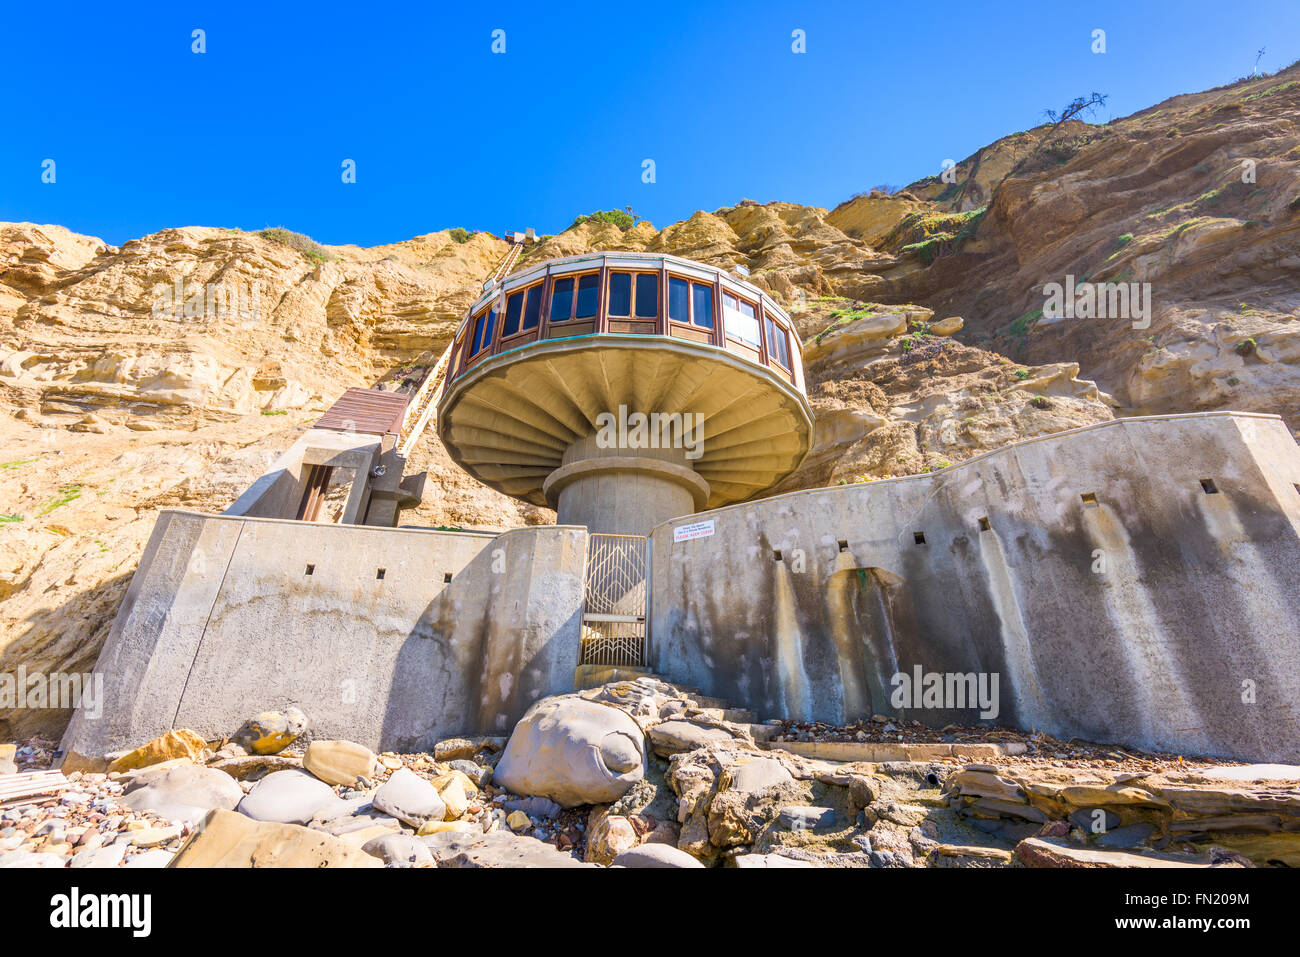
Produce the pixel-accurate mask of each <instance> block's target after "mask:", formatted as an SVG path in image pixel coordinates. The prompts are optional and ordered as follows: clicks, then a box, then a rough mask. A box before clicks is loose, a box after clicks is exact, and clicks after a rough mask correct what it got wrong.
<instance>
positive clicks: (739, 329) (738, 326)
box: [722, 289, 758, 349]
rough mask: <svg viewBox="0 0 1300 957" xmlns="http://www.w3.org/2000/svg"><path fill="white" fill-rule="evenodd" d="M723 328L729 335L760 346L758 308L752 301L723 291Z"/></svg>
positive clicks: (749, 344) (747, 343)
mask: <svg viewBox="0 0 1300 957" xmlns="http://www.w3.org/2000/svg"><path fill="white" fill-rule="evenodd" d="M722 328H723V329H724V330H726V333H727V335H728V336H730V337H731V338H732V339H735V340H737V341H738V342H743V343H745V345H747V346H753V347H754V348H755V349H757V348H758V310H757V308H755V306H754V304H753V303H752V302H749V301H748V300H745V299H741V298H740V297H739V296H733V295H732V294H731V293H729V292H727V291H726V290H725V289H724V290H723V291H722Z"/></svg>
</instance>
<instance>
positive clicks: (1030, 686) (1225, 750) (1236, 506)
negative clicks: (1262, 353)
mask: <svg viewBox="0 0 1300 957" xmlns="http://www.w3.org/2000/svg"><path fill="white" fill-rule="evenodd" d="M1202 480H1209V481H1212V482H1213V483H1214V485H1213V486H1212V488H1215V489H1217V492H1216V493H1213V494H1207V491H1206V487H1203V486H1202ZM1298 486H1300V449H1298V448H1297V446H1296V443H1295V441H1294V440H1293V439H1292V437H1291V435H1290V434H1289V433H1288V431H1287V429H1286V427H1285V425H1284V424H1283V423H1282V421H1281V420H1280V419H1278V418H1277V417H1275V416H1261V415H1248V414H1235V413H1211V414H1200V415H1188V416H1168V417H1159V418H1145V419H1126V420H1120V421H1116V422H1113V423H1106V424H1103V425H1099V426H1093V427H1089V428H1086V429H1081V430H1075V431H1072V432H1065V433H1059V434H1056V435H1052V436H1047V437H1044V438H1041V439H1036V440H1033V441H1029V442H1025V443H1021V444H1019V445H1015V446H1011V447H1008V448H1006V449H1002V450H999V451H997V452H992V453H989V454H987V455H985V456H982V457H980V458H977V459H974V460H971V461H969V462H966V463H964V464H962V465H959V466H956V467H953V468H950V469H946V470H944V471H942V472H937V473H934V474H931V475H925V476H914V477H911V478H906V479H896V480H889V481H880V482H874V483H870V484H859V485H849V486H843V487H836V488H830V489H818V490H810V491H804V492H795V493H791V494H788V495H781V496H777V497H774V498H769V499H765V500H761V501H758V502H751V503H747V504H743V505H736V506H731V507H728V508H724V509H719V510H716V511H713V512H709V513H706V514H703V515H696V516H690V517H684V518H682V519H679V520H675V521H673V522H669V523H666V524H664V525H661V526H659V527H657V528H656V529H655V531H654V533H653V536H652V543H651V553H652V585H651V609H650V617H651V639H650V652H649V661H648V662H647V664H648V665H649V666H650V667H652V668H653V669H654V670H655V672H656V673H658V674H661V675H663V676H664V677H665V678H667V679H669V680H672V681H676V682H680V683H683V684H688V685H693V686H696V687H698V688H700V689H701V690H702V691H704V692H705V693H707V694H711V695H715V696H718V697H724V698H727V699H729V700H730V701H731V702H732V704H734V705H736V706H744V707H749V708H752V709H754V710H755V711H757V712H759V714H760V716H761V717H763V718H768V717H793V718H802V719H817V720H826V721H833V722H841V721H845V720H848V719H853V718H857V717H860V716H863V715H868V714H872V713H890V714H896V713H899V712H900V711H902V712H904V713H905V714H906V716H907V717H908V718H913V719H916V720H921V721H924V722H926V723H928V724H934V725H939V726H942V725H943V724H946V723H949V722H952V721H963V722H969V721H971V720H973V719H975V718H976V717H977V711H976V710H970V709H965V710H962V709H957V708H952V707H912V708H902V709H900V708H898V707H895V706H894V705H893V704H892V703H891V694H892V692H893V690H894V686H893V685H892V683H891V678H892V676H893V675H895V674H896V673H899V672H904V673H907V674H912V673H913V670H914V668H916V667H920V668H921V669H923V671H925V672H961V673H976V674H977V673H985V674H990V675H991V674H997V675H998V676H999V686H998V690H999V696H998V699H999V700H998V705H999V708H998V714H997V716H996V717H995V718H991V719H990V720H991V721H992V722H994V723H999V724H1011V725H1015V726H1019V727H1022V728H1026V729H1029V728H1036V729H1038V730H1042V731H1046V732H1049V733H1052V734H1055V735H1058V736H1060V737H1069V736H1071V735H1079V736H1082V737H1086V738H1089V739H1092V740H1097V741H1115V742H1122V743H1126V744H1130V745H1134V746H1141V747H1147V748H1158V749H1169V750H1174V751H1178V752H1180V753H1186V754H1208V755H1220V756H1225V757H1233V758H1241V759H1248V760H1274V761H1288V762H1294V761H1297V760H1300V721H1297V720H1296V718H1297V707H1298V705H1297V702H1300V488H1298ZM1084 495H1093V496H1095V500H1096V505H1092V504H1090V503H1089V502H1087V501H1085V500H1084V499H1083V498H1082V497H1081V496H1084ZM703 519H712V520H713V522H714V526H715V530H714V534H712V535H710V536H706V537H699V538H695V539H692V540H687V541H682V542H678V543H674V541H673V529H674V528H675V527H677V526H679V525H683V524H686V523H688V522H692V521H698V520H703ZM982 519H983V520H986V521H987V528H985V527H984V523H983V522H981V520H982ZM918 533H920V534H921V535H923V536H924V544H918V542H917V538H916V535H917V534H918ZM778 553H779V557H778ZM1252 696H1253V697H1252ZM916 704H921V705H924V704H925V703H924V702H916Z"/></svg>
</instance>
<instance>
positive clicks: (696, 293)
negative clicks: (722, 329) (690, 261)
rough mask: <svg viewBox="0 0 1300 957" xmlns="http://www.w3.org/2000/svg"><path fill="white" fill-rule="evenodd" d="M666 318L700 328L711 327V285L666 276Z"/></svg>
mask: <svg viewBox="0 0 1300 957" xmlns="http://www.w3.org/2000/svg"><path fill="white" fill-rule="evenodd" d="M668 318H669V319H671V320H672V321H673V322H682V323H690V324H691V325H693V326H699V327H700V328H701V329H712V328H713V286H711V285H710V284H709V283H706V282H692V281H690V280H688V279H681V278H679V277H677V276H669V277H668Z"/></svg>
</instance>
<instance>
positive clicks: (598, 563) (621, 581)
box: [579, 534, 647, 667]
mask: <svg viewBox="0 0 1300 957" xmlns="http://www.w3.org/2000/svg"><path fill="white" fill-rule="evenodd" d="M588 549H589V551H588V553H587V607H586V611H585V612H584V613H583V616H582V656H581V659H580V662H579V663H580V664H584V665H625V666H631V667H639V666H641V665H643V664H644V663H645V594H646V575H645V571H646V549H647V539H646V537H645V536H644V535H599V534H597V535H592V536H590V537H589V539H588Z"/></svg>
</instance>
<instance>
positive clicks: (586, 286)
mask: <svg viewBox="0 0 1300 957" xmlns="http://www.w3.org/2000/svg"><path fill="white" fill-rule="evenodd" d="M599 289H600V273H596V272H593V273H590V274H588V275H586V276H579V277H578V311H577V317H576V318H578V319H590V318H591V317H592V316H594V315H595V314H596V293H597V291H598V290H599Z"/></svg>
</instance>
